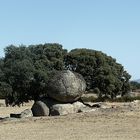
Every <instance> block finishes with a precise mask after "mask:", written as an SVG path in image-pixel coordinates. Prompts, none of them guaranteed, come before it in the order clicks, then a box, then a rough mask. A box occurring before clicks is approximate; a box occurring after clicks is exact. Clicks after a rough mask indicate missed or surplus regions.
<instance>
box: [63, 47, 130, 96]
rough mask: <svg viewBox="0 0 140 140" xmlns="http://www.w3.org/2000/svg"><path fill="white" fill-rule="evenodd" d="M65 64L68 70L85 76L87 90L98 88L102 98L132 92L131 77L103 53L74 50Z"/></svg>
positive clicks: (67, 57)
mask: <svg viewBox="0 0 140 140" xmlns="http://www.w3.org/2000/svg"><path fill="white" fill-rule="evenodd" d="M65 62H66V67H67V68H68V69H70V70H73V71H75V72H78V73H80V74H82V75H83V76H84V78H85V80H86V83H87V90H89V89H95V88H98V89H99V91H100V96H101V97H103V96H109V97H110V98H115V97H116V96H117V95H119V94H122V95H124V94H126V93H127V92H128V91H129V90H130V86H129V79H130V75H129V74H128V73H127V72H126V71H124V68H123V66H122V65H121V64H118V63H117V62H116V60H115V59H113V58H112V57H110V56H107V55H106V54H104V53H102V52H99V51H95V50H90V49H74V50H72V51H71V52H70V53H69V54H68V55H67V56H66V58H65ZM99 91H98V92H99Z"/></svg>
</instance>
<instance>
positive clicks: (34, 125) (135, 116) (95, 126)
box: [0, 103, 140, 140]
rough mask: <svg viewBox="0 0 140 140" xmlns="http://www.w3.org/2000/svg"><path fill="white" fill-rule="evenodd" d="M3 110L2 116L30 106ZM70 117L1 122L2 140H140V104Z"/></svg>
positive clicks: (0, 133) (0, 113)
mask: <svg viewBox="0 0 140 140" xmlns="http://www.w3.org/2000/svg"><path fill="white" fill-rule="evenodd" d="M31 104H32V103H30V104H29V105H26V106H23V107H20V108H19V107H8V108H6V107H0V117H2V116H7V115H9V114H10V113H19V112H21V111H23V110H24V109H27V108H30V107H31ZM111 105H113V106H115V107H113V108H110V109H98V110H97V111H94V112H89V113H78V114H71V115H67V116H55V117H36V118H35V117H32V118H26V119H21V120H20V121H4V122H0V140H139V139H140V106H139V105H140V104H138V105H136V106H135V107H129V105H127V106H126V107H125V106H124V105H123V107H122V105H121V104H119V103H112V104H111Z"/></svg>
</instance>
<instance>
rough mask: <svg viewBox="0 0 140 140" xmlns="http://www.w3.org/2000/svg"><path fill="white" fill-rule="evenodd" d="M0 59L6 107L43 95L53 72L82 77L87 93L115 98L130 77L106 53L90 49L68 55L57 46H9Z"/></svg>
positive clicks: (125, 88) (127, 87)
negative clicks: (64, 72) (62, 71)
mask: <svg viewBox="0 0 140 140" xmlns="http://www.w3.org/2000/svg"><path fill="white" fill-rule="evenodd" d="M4 52H5V57H4V58H1V59H0V96H1V97H3V98H6V99H8V100H7V103H8V104H13V103H14V104H21V103H23V102H26V101H28V100H30V99H33V100H37V99H38V98H39V97H40V96H46V95H47V92H46V87H47V86H46V85H47V82H48V79H49V78H51V75H52V73H53V72H54V71H55V70H64V69H69V70H72V71H75V72H78V73H80V74H82V75H83V77H84V79H85V80H86V84H87V90H91V89H93V90H95V91H96V92H98V94H99V95H100V97H103V96H108V97H110V98H115V97H116V96H117V95H122V96H123V95H125V94H127V93H128V92H129V91H130V84H129V79H130V77H131V76H130V75H129V74H128V73H127V72H126V71H125V70H124V68H123V66H122V65H121V64H119V63H117V62H116V60H115V59H113V58H112V57H110V56H107V55H106V54H104V53H102V52H100V51H96V50H90V49H74V50H71V51H70V52H68V51H67V50H66V49H63V47H62V45H60V44H40V45H30V46H28V47H26V46H24V45H21V46H14V45H10V46H8V47H6V48H5V49H4Z"/></svg>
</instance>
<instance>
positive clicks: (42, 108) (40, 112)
mask: <svg viewBox="0 0 140 140" xmlns="http://www.w3.org/2000/svg"><path fill="white" fill-rule="evenodd" d="M31 110H32V113H33V116H49V112H50V111H49V107H48V106H47V105H46V104H45V103H44V102H42V101H36V102H35V103H34V104H33V106H32V109H31Z"/></svg>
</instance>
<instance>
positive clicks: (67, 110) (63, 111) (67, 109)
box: [50, 103, 75, 116]
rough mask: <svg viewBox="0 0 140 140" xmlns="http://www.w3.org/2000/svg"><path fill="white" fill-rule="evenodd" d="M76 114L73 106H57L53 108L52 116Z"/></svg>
mask: <svg viewBox="0 0 140 140" xmlns="http://www.w3.org/2000/svg"><path fill="white" fill-rule="evenodd" d="M72 113H75V110H74V107H73V105H72V104H70V103H68V104H55V105H53V106H52V108H51V111H50V115H51V116H57V115H67V114H72Z"/></svg>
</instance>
